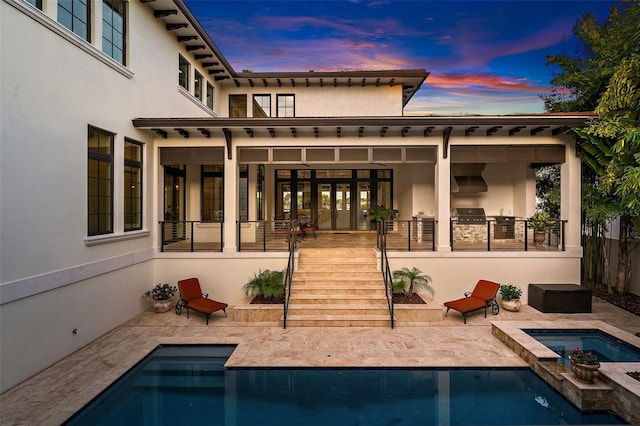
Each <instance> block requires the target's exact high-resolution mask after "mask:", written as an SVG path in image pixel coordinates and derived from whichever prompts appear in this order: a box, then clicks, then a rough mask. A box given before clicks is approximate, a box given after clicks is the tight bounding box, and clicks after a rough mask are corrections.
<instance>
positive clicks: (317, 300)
mask: <svg viewBox="0 0 640 426" xmlns="http://www.w3.org/2000/svg"><path fill="white" fill-rule="evenodd" d="M289 303H290V304H291V303H296V304H322V303H324V304H332V305H377V304H380V303H384V304H385V306H386V304H387V297H386V295H385V294H384V292H382V293H373V294H364V295H359V294H312V293H310V294H295V293H292V294H291V296H290V299H289Z"/></svg>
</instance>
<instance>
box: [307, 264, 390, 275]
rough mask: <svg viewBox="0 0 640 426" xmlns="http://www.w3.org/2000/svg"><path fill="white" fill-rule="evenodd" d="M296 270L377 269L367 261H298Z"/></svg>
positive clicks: (375, 265)
mask: <svg viewBox="0 0 640 426" xmlns="http://www.w3.org/2000/svg"><path fill="white" fill-rule="evenodd" d="M297 271H376V272H378V273H379V274H380V271H378V265H377V264H368V263H356V262H353V263H335V262H333V263H328V262H305V263H299V264H298V267H297V268H296V272H297Z"/></svg>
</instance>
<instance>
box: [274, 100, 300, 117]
mask: <svg viewBox="0 0 640 426" xmlns="http://www.w3.org/2000/svg"><path fill="white" fill-rule="evenodd" d="M277 99H278V117H295V116H296V115H295V104H296V102H295V96H294V95H278V96H277Z"/></svg>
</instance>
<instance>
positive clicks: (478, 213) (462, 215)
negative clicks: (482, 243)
mask: <svg viewBox="0 0 640 426" xmlns="http://www.w3.org/2000/svg"><path fill="white" fill-rule="evenodd" d="M456 215H457V217H458V223H460V224H467V225H485V224H486V223H487V216H486V215H485V214H484V209H483V208H475V207H474V208H468V207H467V208H458V209H456Z"/></svg>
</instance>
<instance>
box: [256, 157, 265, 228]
mask: <svg viewBox="0 0 640 426" xmlns="http://www.w3.org/2000/svg"><path fill="white" fill-rule="evenodd" d="M257 173H258V175H257V176H256V219H257V220H264V195H265V194H264V164H258V172H257Z"/></svg>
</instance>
